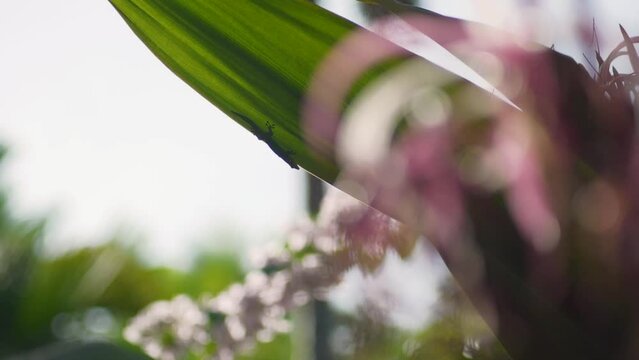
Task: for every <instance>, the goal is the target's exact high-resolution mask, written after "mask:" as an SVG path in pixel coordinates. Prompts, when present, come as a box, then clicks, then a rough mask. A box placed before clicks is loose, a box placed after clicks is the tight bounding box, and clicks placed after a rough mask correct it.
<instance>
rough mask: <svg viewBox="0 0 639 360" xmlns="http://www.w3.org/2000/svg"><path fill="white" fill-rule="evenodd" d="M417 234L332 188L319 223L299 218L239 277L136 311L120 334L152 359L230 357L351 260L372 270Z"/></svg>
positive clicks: (267, 334)
mask: <svg viewBox="0 0 639 360" xmlns="http://www.w3.org/2000/svg"><path fill="white" fill-rule="evenodd" d="M415 240H416V237H415V236H414V235H412V233H410V232H408V231H406V230H405V229H404V228H403V227H402V226H400V225H399V223H398V222H396V221H395V220H393V219H391V218H389V217H387V216H385V215H383V214H381V213H379V212H377V211H376V210H373V209H371V208H369V207H368V206H366V205H364V204H363V203H361V202H359V201H357V200H355V199H353V198H351V197H350V196H349V195H346V194H344V193H342V192H341V191H338V190H332V191H330V192H329V194H328V195H327V196H326V197H325V199H324V203H323V206H322V211H321V212H320V215H319V217H318V220H317V222H312V221H310V220H305V221H301V222H300V223H298V224H297V226H295V227H294V228H293V229H292V230H291V231H290V232H289V234H288V236H287V240H286V242H285V243H284V245H283V246H282V245H279V246H278V245H276V244H275V245H271V246H267V247H265V248H264V249H263V250H262V251H260V252H256V253H254V254H252V256H251V258H252V259H251V260H252V263H253V267H254V270H253V271H251V272H249V273H248V274H247V276H246V278H245V280H244V282H243V283H238V284H234V285H232V286H231V287H229V288H228V289H227V290H226V291H224V292H222V293H220V294H217V295H216V296H210V295H205V296H202V297H201V298H200V299H199V300H198V301H197V302H196V301H194V300H192V299H190V298H188V297H187V296H185V295H180V296H178V297H176V298H175V299H173V300H171V301H159V302H156V303H153V304H151V305H149V306H148V307H147V308H146V309H145V310H143V311H142V312H141V313H140V314H138V315H137V316H136V317H135V318H134V319H133V320H132V321H131V322H130V324H129V326H128V327H127V328H126V330H125V338H126V339H127V340H128V341H129V342H132V343H134V344H137V345H139V346H141V347H142V349H144V351H145V352H146V353H147V354H148V355H149V356H151V357H153V358H156V359H163V360H164V359H166V360H171V359H179V358H182V357H183V356H184V355H185V354H187V353H195V354H200V355H205V356H207V355H208V356H214V358H216V359H219V360H227V359H233V358H234V356H235V354H236V353H237V352H241V351H244V350H247V349H249V348H250V347H251V346H252V345H253V344H254V343H255V342H256V341H259V342H268V341H271V340H272V339H273V338H274V336H275V335H277V334H279V333H286V332H288V331H290V330H291V324H290V322H289V320H288V319H287V314H288V313H289V312H290V311H291V310H293V309H295V308H297V307H300V306H303V305H305V304H307V303H308V302H309V301H310V300H311V299H323V298H324V297H325V296H326V294H327V292H328V290H329V289H330V288H331V287H333V286H334V285H336V284H338V283H339V282H340V280H341V278H342V275H343V274H344V273H345V272H346V271H347V270H349V269H351V268H352V267H354V266H360V268H361V269H362V270H365V271H372V270H373V269H375V268H377V267H378V266H379V264H380V263H381V260H382V259H383V257H384V255H385V254H386V252H387V251H388V249H389V248H394V249H396V250H397V251H398V253H400V255H403V256H404V255H408V253H409V252H410V251H411V250H412V248H413V247H414V244H415Z"/></svg>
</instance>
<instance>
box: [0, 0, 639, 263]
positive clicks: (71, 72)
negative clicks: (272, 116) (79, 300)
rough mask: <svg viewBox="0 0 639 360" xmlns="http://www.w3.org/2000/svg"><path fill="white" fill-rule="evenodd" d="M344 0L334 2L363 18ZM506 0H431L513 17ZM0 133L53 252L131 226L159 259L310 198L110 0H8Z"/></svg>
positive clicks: (278, 218) (296, 210) (483, 15)
mask: <svg viewBox="0 0 639 360" xmlns="http://www.w3.org/2000/svg"><path fill="white" fill-rule="evenodd" d="M574 2H575V3H580V2H581V1H576V0H575V1H574ZM347 3H348V2H347V1H345V0H330V1H328V0H327V1H325V5H330V6H333V7H334V8H339V9H340V11H342V13H343V14H346V15H348V16H353V15H354V12H353V11H352V10H349V9H348V6H346V5H345V4H347ZM508 3H510V1H507V0H484V1H480V0H436V1H430V2H429V3H428V4H429V7H430V8H432V9H434V10H438V11H442V12H444V13H447V14H450V15H457V16H461V17H465V18H472V19H479V20H481V19H484V20H487V21H490V22H492V23H494V24H502V25H504V26H508V24H510V23H512V21H513V19H516V18H517V17H516V16H515V15H513V14H514V13H513V12H512V8H511V7H509V6H508ZM544 3H547V4H549V6H547V8H549V9H550V8H552V9H553V10H552V11H548V12H546V13H545V14H544V16H542V17H539V18H540V19H543V20H544V21H545V23H546V24H552V25H560V24H563V25H565V26H564V27H563V28H558V29H557V30H556V31H554V32H549V33H546V34H542V35H540V36H541V38H542V39H545V42H547V43H557V44H558V48H559V49H561V45H562V44H563V43H568V42H567V40H566V36H567V35H568V31H567V29H568V28H569V25H570V24H571V21H572V20H573V18H572V17H571V16H568V15H567V14H569V12H568V11H567V9H568V7H569V5H570V2H569V1H564V2H557V1H551V0H547V1H544ZM596 3H597V5H596V6H595V9H596V13H597V14H598V15H597V22H598V27H599V28H600V30H601V33H610V34H615V36H616V34H617V33H618V32H617V28H616V26H617V25H616V24H617V23H623V24H624V25H626V27H627V29H628V30H629V32H630V33H631V34H639V22H638V21H636V20H637V19H636V14H637V15H639V1H625V0H607V1H603V0H601V1H597V2H596ZM487 4H491V6H489V5H487ZM492 4H499V5H497V6H493V5H492ZM557 4H559V5H557ZM604 5H605V7H604ZM562 7H563V8H562ZM482 9H484V11H482ZM486 9H489V10H490V11H489V12H487V11H485V10H486ZM495 9H501V10H503V11H501V12H500V11H496V10H495ZM633 17H634V19H633ZM528 18H530V16H528ZM543 28H545V29H552V28H553V27H552V26H544V27H543ZM617 40H618V39H615V41H617ZM0 142H3V143H5V144H7V145H9V147H10V150H11V156H10V158H9V159H8V161H7V162H6V163H5V164H4V167H3V168H2V172H1V173H0V175H1V176H2V180H3V184H8V185H9V187H10V190H11V200H12V203H13V205H14V206H15V207H16V208H17V210H18V211H19V213H20V214H23V215H30V216H32V215H38V214H42V215H54V216H53V218H52V219H53V221H52V222H51V228H50V230H51V231H50V236H49V238H48V239H47V246H46V248H47V249H48V250H49V251H54V252H58V251H60V250H64V249H68V248H69V247H73V246H80V245H86V244H90V243H94V242H96V241H98V240H99V239H103V238H104V237H105V236H107V235H108V234H110V233H111V232H113V231H114V229H116V228H118V227H126V228H128V229H134V230H135V231H136V232H139V233H141V234H144V235H145V236H146V237H147V238H148V239H149V243H147V244H146V247H145V250H146V251H147V252H148V254H149V256H150V258H152V259H154V260H155V261H156V262H163V263H170V264H173V265H184V264H185V261H186V260H187V259H188V255H189V254H190V253H191V252H192V251H193V250H196V249H197V247H198V246H203V245H204V246H227V245H228V244H227V243H216V241H221V237H219V236H218V237H215V236H209V235H212V234H215V233H221V232H234V233H237V234H239V235H240V236H241V237H243V238H244V239H245V240H244V241H245V242H248V243H257V242H263V241H265V240H267V239H269V238H273V237H274V236H277V234H281V233H282V231H283V230H284V229H285V228H286V226H287V224H290V223H291V222H292V221H293V220H294V219H295V218H296V217H297V216H299V214H301V211H303V209H304V207H303V196H302V195H303V191H304V185H303V177H302V173H301V172H296V171H293V170H291V169H290V168H289V167H288V166H287V165H286V164H285V163H283V162H282V161H281V160H280V159H279V158H277V157H276V156H275V155H274V154H272V153H271V152H270V151H269V150H268V148H267V147H266V146H265V145H264V144H262V143H261V142H259V141H257V139H256V138H255V137H254V136H253V135H252V134H250V133H249V132H247V131H245V130H244V129H242V128H241V127H240V126H238V125H236V124H235V123H234V122H232V121H230V120H229V119H227V118H225V116H224V115H223V114H222V113H221V112H220V111H218V110H217V109H215V108H214V107H213V106H211V105H210V104H209V103H208V102H206V101H205V100H204V99H202V98H201V97H200V96H199V95H198V94H196V93H195V92H194V91H192V90H191V89H190V88H189V87H188V86H187V85H185V84H183V83H182V82H181V81H180V80H179V79H178V78H177V77H175V76H174V75H173V74H172V73H171V72H170V71H169V70H167V69H166V68H165V67H164V66H163V65H162V64H161V63H160V62H159V61H158V60H156V59H155V58H154V57H153V56H152V55H151V54H150V52H149V51H148V50H146V48H145V47H144V46H143V45H142V43H141V42H140V41H139V40H138V39H137V38H136V37H135V36H134V35H133V34H132V32H131V31H130V30H129V29H128V27H126V25H125V24H124V22H123V21H122V19H121V18H120V17H119V15H118V14H117V13H116V12H115V11H114V10H113V8H112V7H111V5H110V4H109V3H108V1H107V0H99V1H86V0H64V1H61V0H20V1H3V2H0ZM216 239H217V240H216Z"/></svg>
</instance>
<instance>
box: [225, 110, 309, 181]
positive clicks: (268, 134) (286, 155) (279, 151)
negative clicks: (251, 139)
mask: <svg viewBox="0 0 639 360" xmlns="http://www.w3.org/2000/svg"><path fill="white" fill-rule="evenodd" d="M233 114H235V115H237V116H239V117H240V118H241V119H242V120H243V121H244V122H245V123H246V124H248V125H249V127H250V128H251V132H252V133H253V135H255V137H257V138H258V139H260V140H262V141H264V142H265V143H266V145H268V147H269V148H271V150H272V151H273V152H274V153H275V155H277V156H279V158H280V159H282V160H284V162H285V163H287V164H288V166H290V167H291V168H293V169H299V166H298V165H297V163H295V160H293V155H295V152H293V151H289V150H286V149H284V148H283V147H281V146H280V145H279V144H278V143H277V142H275V139H274V138H273V135H274V134H273V129H274V128H275V125H274V124H272V123H270V122H268V121H267V122H266V129H267V130H266V131H264V130H262V129H261V128H260V127H259V126H258V125H257V124H256V123H255V122H254V121H253V120H251V119H250V118H249V117H248V116H245V115H243V114H240V113H238V112H236V111H233Z"/></svg>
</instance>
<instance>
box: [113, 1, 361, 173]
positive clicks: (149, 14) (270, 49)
mask: <svg viewBox="0 0 639 360" xmlns="http://www.w3.org/2000/svg"><path fill="white" fill-rule="evenodd" d="M110 1H111V3H112V4H113V5H114V6H115V8H116V9H117V10H118V11H119V12H120V14H121V15H122V17H123V18H124V19H125V21H126V22H127V23H128V25H129V26H130V27H131V28H132V30H133V31H134V32H135V33H136V34H137V35H138V37H139V38H140V39H141V40H142V41H143V42H144V43H145V44H146V46H147V47H149V49H150V50H151V51H152V52H153V53H154V54H155V55H156V56H157V57H158V58H159V59H160V60H161V61H162V62H163V63H164V64H165V65H167V66H168V67H169V68H170V69H171V70H172V71H173V72H174V73H175V74H176V75H178V76H179V77H180V78H182V79H183V80H184V81H185V82H186V83H188V84H189V85H190V86H191V87H192V88H193V89H195V90H196V91H198V92H199V93H200V94H201V95H202V96H204V97H205V98H206V99H207V100H209V101H210V102H211V103H213V104H214V105H215V106H217V107H218V108H219V109H221V110H222V111H224V112H225V113H227V114H229V115H230V116H231V117H232V118H234V120H235V121H237V122H238V123H240V124H241V125H242V126H244V127H245V128H247V129H248V130H250V131H252V132H254V133H256V134H257V133H262V134H267V133H268V127H267V124H268V123H271V124H274V125H275V128H274V132H273V135H272V136H271V137H270V138H268V139H267V140H268V142H269V146H271V145H273V144H274V145H275V148H276V149H279V150H280V151H279V153H290V154H292V157H293V158H294V161H295V162H296V163H298V164H299V165H300V166H302V167H304V168H305V169H306V170H308V171H310V172H312V173H314V174H316V175H317V176H319V177H321V178H323V179H325V180H332V179H334V178H335V176H336V174H337V168H336V166H335V164H333V163H332V162H331V161H330V160H327V159H321V158H319V157H318V156H316V155H314V154H312V153H310V152H309V150H308V149H307V147H306V145H305V142H304V139H303V136H302V135H301V132H300V125H299V112H300V109H299V108H300V103H301V101H302V98H303V95H304V91H305V89H306V88H307V87H308V84H309V82H310V80H311V77H312V75H313V73H314V70H315V68H316V66H317V65H318V64H319V62H320V61H321V60H322V59H323V58H324V57H325V55H326V54H327V53H328V51H330V49H331V47H332V46H333V45H334V44H335V43H337V42H338V41H339V40H340V39H341V38H342V37H343V36H344V35H346V34H347V33H348V32H349V31H350V30H352V29H353V28H354V26H355V25H353V24H351V23H349V22H347V21H346V20H343V19H341V18H339V17H337V16H335V15H333V14H330V13H328V12H327V11H325V10H323V9H321V8H319V7H318V6H316V5H313V4H311V3H308V2H305V1H296V0H272V1H268V2H265V1H252V0H241V1H232V2H229V1H204V0H189V1H185V0H171V1H160V0H110ZM271 148H272V149H273V148H274V146H271ZM276 149H274V150H276ZM276 153H278V151H276ZM278 155H280V157H282V155H281V154H278ZM283 158H284V157H283Z"/></svg>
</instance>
